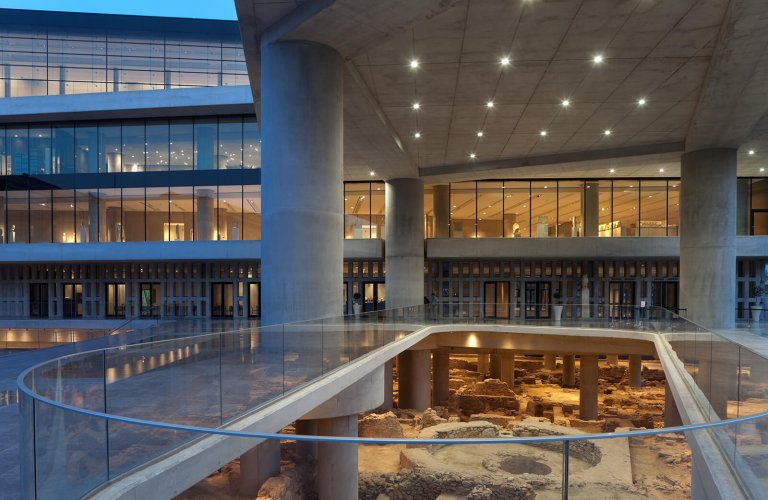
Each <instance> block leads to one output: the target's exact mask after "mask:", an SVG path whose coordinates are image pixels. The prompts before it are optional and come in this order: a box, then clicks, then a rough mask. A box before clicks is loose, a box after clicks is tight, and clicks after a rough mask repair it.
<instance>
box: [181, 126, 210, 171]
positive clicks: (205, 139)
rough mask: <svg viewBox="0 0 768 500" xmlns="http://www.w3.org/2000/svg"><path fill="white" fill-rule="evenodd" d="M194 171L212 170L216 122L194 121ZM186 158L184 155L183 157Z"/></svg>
mask: <svg viewBox="0 0 768 500" xmlns="http://www.w3.org/2000/svg"><path fill="white" fill-rule="evenodd" d="M194 133H195V136H194V137H195V149H194V152H195V155H194V160H195V170H213V169H215V168H216V165H217V161H216V155H217V141H218V138H217V133H218V131H217V124H216V120H211V119H202V120H195V132H194ZM185 158H186V155H185Z"/></svg>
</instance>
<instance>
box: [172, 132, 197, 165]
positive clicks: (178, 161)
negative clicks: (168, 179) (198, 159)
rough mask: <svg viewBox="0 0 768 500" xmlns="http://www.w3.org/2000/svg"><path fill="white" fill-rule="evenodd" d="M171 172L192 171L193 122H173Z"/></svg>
mask: <svg viewBox="0 0 768 500" xmlns="http://www.w3.org/2000/svg"><path fill="white" fill-rule="evenodd" d="M170 145H171V170H192V120H175V121H172V122H171V141H170Z"/></svg>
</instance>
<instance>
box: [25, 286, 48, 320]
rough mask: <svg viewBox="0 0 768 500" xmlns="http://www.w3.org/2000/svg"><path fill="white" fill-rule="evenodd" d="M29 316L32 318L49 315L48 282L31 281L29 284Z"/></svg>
mask: <svg viewBox="0 0 768 500" xmlns="http://www.w3.org/2000/svg"><path fill="white" fill-rule="evenodd" d="M29 316H30V317H31V318H47V317H48V284H47V283H31V284H30V285H29Z"/></svg>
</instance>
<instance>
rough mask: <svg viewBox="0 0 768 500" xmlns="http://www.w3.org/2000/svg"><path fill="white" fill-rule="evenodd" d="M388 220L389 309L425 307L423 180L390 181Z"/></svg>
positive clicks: (386, 235) (387, 201) (386, 250)
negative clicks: (423, 305)
mask: <svg viewBox="0 0 768 500" xmlns="http://www.w3.org/2000/svg"><path fill="white" fill-rule="evenodd" d="M385 220H386V224H385V226H384V233H385V238H386V248H385V261H386V262H385V266H386V270H387V308H388V309H397V308H400V307H407V306H415V305H422V304H424V181H422V180H421V179H391V180H388V181H387V183H386V216H385ZM339 234H341V233H339ZM339 283H341V278H339Z"/></svg>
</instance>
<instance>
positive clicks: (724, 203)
mask: <svg viewBox="0 0 768 500" xmlns="http://www.w3.org/2000/svg"><path fill="white" fill-rule="evenodd" d="M680 172H681V184H680V306H681V307H682V308H685V309H687V311H688V313H687V317H688V319H690V320H691V321H693V322H694V323H697V324H699V325H702V326H704V327H707V328H719V329H727V328H734V327H735V323H736V312H735V308H736V150H735V149H708V150H700V151H693V152H690V153H686V154H684V155H683V157H682V163H681V169H680Z"/></svg>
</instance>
